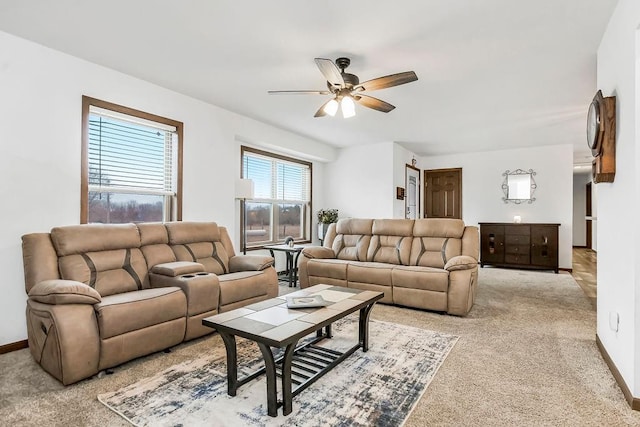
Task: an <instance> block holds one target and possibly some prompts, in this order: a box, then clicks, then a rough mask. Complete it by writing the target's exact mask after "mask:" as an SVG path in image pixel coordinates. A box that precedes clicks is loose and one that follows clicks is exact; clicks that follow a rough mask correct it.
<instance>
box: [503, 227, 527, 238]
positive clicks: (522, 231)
mask: <svg viewBox="0 0 640 427" xmlns="http://www.w3.org/2000/svg"><path fill="white" fill-rule="evenodd" d="M504 234H506V235H509V234H516V235H524V236H528V235H529V234H531V230H530V229H529V226H528V225H505V226H504Z"/></svg>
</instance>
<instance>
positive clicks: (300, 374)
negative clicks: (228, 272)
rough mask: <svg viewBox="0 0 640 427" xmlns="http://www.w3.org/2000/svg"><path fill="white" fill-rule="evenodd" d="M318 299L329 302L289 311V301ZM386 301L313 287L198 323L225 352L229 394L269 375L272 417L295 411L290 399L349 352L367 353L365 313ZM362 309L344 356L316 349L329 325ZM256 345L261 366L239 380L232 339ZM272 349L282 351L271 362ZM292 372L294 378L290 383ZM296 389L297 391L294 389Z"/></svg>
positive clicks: (349, 291)
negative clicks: (214, 332) (279, 386)
mask: <svg viewBox="0 0 640 427" xmlns="http://www.w3.org/2000/svg"><path fill="white" fill-rule="evenodd" d="M309 295H322V297H323V298H324V299H325V300H327V301H329V302H330V305H328V306H327V307H321V308H300V309H289V308H287V302H286V297H287V296H294V297H295V296H309ZM383 296H384V294H383V293H382V292H374V291H361V290H358V289H349V288H344V287H341V286H331V285H316V286H312V287H309V288H305V289H302V290H300V291H297V292H293V293H290V294H287V295H283V296H280V297H277V298H272V299H268V300H266V301H261V302H258V303H255V304H251V305H248V306H246V307H243V308H238V309H236V310H232V311H228V312H226V313H221V314H217V315H215V316H211V317H207V318H205V319H203V320H202V324H203V325H205V326H209V327H212V328H215V329H216V330H217V331H218V333H219V334H220V336H221V337H222V340H223V341H224V345H225V348H226V351H227V393H228V394H229V395H230V396H235V395H236V391H237V389H238V387H240V386H242V385H244V384H246V383H248V382H249V381H251V380H253V379H255V378H257V377H258V376H259V375H262V374H263V373H266V374H267V411H268V414H269V415H270V416H272V417H275V416H277V415H278V407H280V406H282V413H283V415H289V414H290V413H291V411H292V410H293V406H292V400H293V397H294V396H296V395H298V394H299V393H300V392H301V391H302V390H304V389H305V388H307V387H308V386H310V385H311V384H313V383H314V382H315V381H316V380H318V378H320V377H321V376H323V375H324V374H326V373H327V372H329V371H330V370H331V369H332V368H333V367H335V366H336V365H338V364H339V363H340V362H342V361H343V360H344V359H346V358H347V357H349V356H350V355H351V354H353V352H355V351H356V350H358V349H359V348H362V351H367V350H368V349H369V314H370V313H371V309H372V308H373V306H374V304H375V303H376V302H377V301H378V300H379V299H381V298H382V297H383ZM358 310H360V319H359V326H358V343H357V344H356V345H354V346H353V347H351V348H349V349H348V350H346V351H344V352H340V351H336V350H332V349H328V348H325V347H321V346H317V345H315V344H316V343H318V342H319V341H322V340H324V339H327V338H331V337H332V333H331V324H332V323H333V322H335V321H336V320H339V319H342V318H343V317H345V316H347V315H348V314H351V313H353V312H355V311H358ZM314 332H315V333H316V334H315V337H314V338H313V339H311V341H309V342H305V343H304V344H303V345H300V346H298V341H299V340H300V339H301V338H304V337H306V336H308V335H310V334H313V333H314ZM237 336H238V337H243V338H246V339H249V340H251V341H255V342H256V343H257V344H258V347H259V348H260V351H261V353H262V357H263V358H264V364H265V366H264V367H263V368H262V369H259V370H257V371H256V372H254V373H252V374H250V375H248V376H246V377H245V378H242V379H238V355H237V350H236V337H237ZM272 347H274V348H275V349H280V348H284V352H283V354H282V355H281V356H279V357H275V356H274V352H273V351H272V349H271V348H272ZM292 373H294V374H295V378H292ZM276 375H278V376H281V377H282V400H281V401H280V402H279V401H278V397H277V383H276ZM293 384H295V385H296V386H295V388H294V387H293Z"/></svg>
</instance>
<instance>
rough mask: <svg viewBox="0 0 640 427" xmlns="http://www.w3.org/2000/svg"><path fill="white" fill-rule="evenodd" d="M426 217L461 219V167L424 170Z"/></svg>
mask: <svg viewBox="0 0 640 427" xmlns="http://www.w3.org/2000/svg"><path fill="white" fill-rule="evenodd" d="M424 182H425V190H424V191H425V203H424V212H425V217H427V218H457V219H462V169H461V168H456V169H435V170H426V171H424Z"/></svg>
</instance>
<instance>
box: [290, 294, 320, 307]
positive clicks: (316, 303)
mask: <svg viewBox="0 0 640 427" xmlns="http://www.w3.org/2000/svg"><path fill="white" fill-rule="evenodd" d="M327 305H329V301H327V300H325V299H324V298H322V295H309V296H304V297H287V307H288V308H309V307H325V306H327Z"/></svg>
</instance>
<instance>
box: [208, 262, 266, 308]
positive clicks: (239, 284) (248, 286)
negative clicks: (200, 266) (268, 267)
mask: <svg viewBox="0 0 640 427" xmlns="http://www.w3.org/2000/svg"><path fill="white" fill-rule="evenodd" d="M264 274H265V272H264V271H241V272H237V273H229V274H224V275H222V276H218V279H219V280H220V306H221V307H222V306H224V305H227V304H232V303H234V302H238V301H244V300H249V299H252V298H254V297H259V296H263V295H267V293H268V289H267V283H265V279H264Z"/></svg>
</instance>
